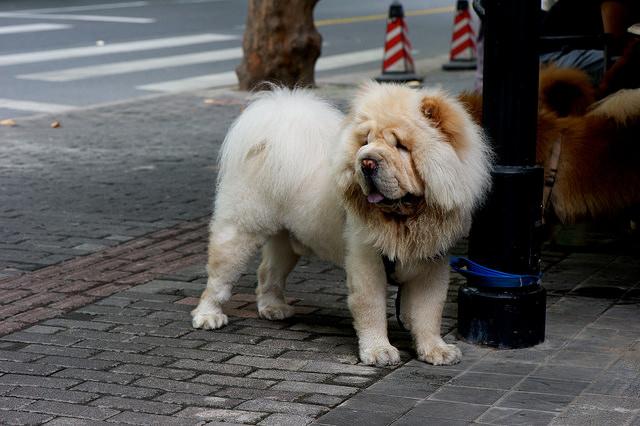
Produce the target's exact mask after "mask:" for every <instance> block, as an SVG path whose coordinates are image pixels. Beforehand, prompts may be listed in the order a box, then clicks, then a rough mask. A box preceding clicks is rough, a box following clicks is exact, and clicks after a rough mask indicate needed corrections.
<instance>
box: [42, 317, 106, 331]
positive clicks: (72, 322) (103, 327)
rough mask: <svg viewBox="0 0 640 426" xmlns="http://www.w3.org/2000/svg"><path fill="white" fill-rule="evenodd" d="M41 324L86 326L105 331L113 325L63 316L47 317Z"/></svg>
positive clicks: (71, 326) (90, 328)
mask: <svg viewBox="0 0 640 426" xmlns="http://www.w3.org/2000/svg"><path fill="white" fill-rule="evenodd" d="M43 324H46V325H53V326H60V327H66V328H86V329H89V330H99V331H105V330H108V329H110V328H112V327H113V324H106V323H102V322H94V321H80V320H72V319H65V318H52V319H48V320H46V321H45V322H43Z"/></svg>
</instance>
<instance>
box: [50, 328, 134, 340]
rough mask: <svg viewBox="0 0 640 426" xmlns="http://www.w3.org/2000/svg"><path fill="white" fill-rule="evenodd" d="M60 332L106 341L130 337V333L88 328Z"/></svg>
mask: <svg viewBox="0 0 640 426" xmlns="http://www.w3.org/2000/svg"><path fill="white" fill-rule="evenodd" d="M60 334H61V335H64V336H69V337H74V338H78V339H82V340H85V339H86V340H102V341H106V342H128V341H129V340H130V339H131V335H129V334H124V333H116V332H114V331H100V330H88V329H85V328H78V329H69V330H67V331H65V332H63V333H60Z"/></svg>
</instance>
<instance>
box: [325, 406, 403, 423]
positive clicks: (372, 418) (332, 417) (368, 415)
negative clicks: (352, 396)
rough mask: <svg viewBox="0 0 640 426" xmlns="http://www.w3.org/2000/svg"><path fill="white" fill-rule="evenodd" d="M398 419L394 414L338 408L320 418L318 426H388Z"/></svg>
mask: <svg viewBox="0 0 640 426" xmlns="http://www.w3.org/2000/svg"><path fill="white" fill-rule="evenodd" d="M396 418H397V416H396V414H394V413H374V412H372V411H358V410H351V409H349V408H343V407H337V408H334V409H333V410H331V411H330V412H329V413H327V414H325V415H324V416H322V417H320V418H319V419H318V420H317V424H320V425H331V426H343V425H353V426H387V425H389V424H391V423H392V422H393V421H394V420H395V419H396Z"/></svg>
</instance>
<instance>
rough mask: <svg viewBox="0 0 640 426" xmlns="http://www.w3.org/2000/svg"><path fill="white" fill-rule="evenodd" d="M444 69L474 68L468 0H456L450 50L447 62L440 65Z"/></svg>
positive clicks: (473, 46) (474, 51) (473, 43)
mask: <svg viewBox="0 0 640 426" xmlns="http://www.w3.org/2000/svg"><path fill="white" fill-rule="evenodd" d="M442 69H444V70H447V71H449V70H474V69H476V42H475V34H474V32H473V28H472V27H471V13H469V1H468V0H458V1H457V2H456V16H455V18H454V19H453V36H452V37H451V52H450V54H449V62H448V63H446V64H444V65H442Z"/></svg>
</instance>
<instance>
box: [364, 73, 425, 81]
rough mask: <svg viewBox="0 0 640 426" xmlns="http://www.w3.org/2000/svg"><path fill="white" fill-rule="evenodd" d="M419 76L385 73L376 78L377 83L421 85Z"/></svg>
mask: <svg viewBox="0 0 640 426" xmlns="http://www.w3.org/2000/svg"><path fill="white" fill-rule="evenodd" d="M422 80H424V79H423V78H422V77H421V76H419V75H417V74H415V73H412V72H385V73H382V74H381V75H379V76H378V77H376V81H377V82H378V83H414V82H415V83H417V84H420V83H422Z"/></svg>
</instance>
